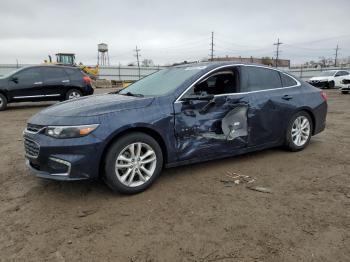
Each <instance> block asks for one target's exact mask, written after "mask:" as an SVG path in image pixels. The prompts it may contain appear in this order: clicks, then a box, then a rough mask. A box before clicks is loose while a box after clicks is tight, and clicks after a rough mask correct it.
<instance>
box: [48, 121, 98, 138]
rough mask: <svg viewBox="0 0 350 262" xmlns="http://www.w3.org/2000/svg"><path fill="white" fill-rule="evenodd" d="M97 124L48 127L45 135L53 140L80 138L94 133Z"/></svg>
mask: <svg viewBox="0 0 350 262" xmlns="http://www.w3.org/2000/svg"><path fill="white" fill-rule="evenodd" d="M98 126H99V124H94V125H83V126H48V127H47V128H46V129H45V134H46V135H48V136H51V137H54V138H75V137H82V136H86V135H88V134H90V133H91V132H92V131H94V130H95V129H96V128H97V127H98Z"/></svg>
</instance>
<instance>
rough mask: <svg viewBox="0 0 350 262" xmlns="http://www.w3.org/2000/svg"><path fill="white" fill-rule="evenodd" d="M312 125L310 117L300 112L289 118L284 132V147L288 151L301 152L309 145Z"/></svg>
mask: <svg viewBox="0 0 350 262" xmlns="http://www.w3.org/2000/svg"><path fill="white" fill-rule="evenodd" d="M312 131H313V124H312V120H311V117H310V115H309V114H308V113H307V112H305V111H300V112H298V113H296V114H294V116H293V117H292V118H291V120H290V122H289V125H288V128H287V132H286V146H287V148H288V149H289V150H290V151H293V152H295V151H300V150H303V149H304V148H305V147H307V145H308V144H309V143H310V139H311V136H312Z"/></svg>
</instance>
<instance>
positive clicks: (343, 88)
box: [340, 76, 350, 94]
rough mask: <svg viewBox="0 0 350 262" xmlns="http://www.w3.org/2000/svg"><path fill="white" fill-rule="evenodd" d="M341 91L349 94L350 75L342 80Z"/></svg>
mask: <svg viewBox="0 0 350 262" xmlns="http://www.w3.org/2000/svg"><path fill="white" fill-rule="evenodd" d="M340 91H341V92H342V94H348V93H349V92H350V76H349V77H347V78H345V79H343V80H342V81H341V84H340Z"/></svg>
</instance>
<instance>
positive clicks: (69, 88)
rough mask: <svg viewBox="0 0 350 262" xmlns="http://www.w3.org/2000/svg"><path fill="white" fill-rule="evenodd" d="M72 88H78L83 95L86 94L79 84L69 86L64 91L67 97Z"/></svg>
mask: <svg viewBox="0 0 350 262" xmlns="http://www.w3.org/2000/svg"><path fill="white" fill-rule="evenodd" d="M70 90H78V91H79V92H80V93H81V95H82V96H84V91H83V88H81V87H79V86H67V88H66V91H65V93H64V96H65V97H66V96H67V94H68V92H69V91H70Z"/></svg>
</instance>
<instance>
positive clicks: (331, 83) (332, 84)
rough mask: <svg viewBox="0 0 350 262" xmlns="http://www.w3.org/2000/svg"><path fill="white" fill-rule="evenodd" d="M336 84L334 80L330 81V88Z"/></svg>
mask: <svg viewBox="0 0 350 262" xmlns="http://www.w3.org/2000/svg"><path fill="white" fill-rule="evenodd" d="M334 86H335V83H334V81H329V82H328V86H327V87H328V88H334Z"/></svg>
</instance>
